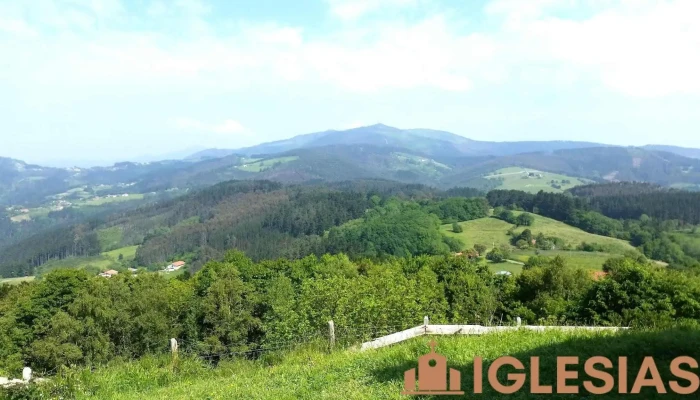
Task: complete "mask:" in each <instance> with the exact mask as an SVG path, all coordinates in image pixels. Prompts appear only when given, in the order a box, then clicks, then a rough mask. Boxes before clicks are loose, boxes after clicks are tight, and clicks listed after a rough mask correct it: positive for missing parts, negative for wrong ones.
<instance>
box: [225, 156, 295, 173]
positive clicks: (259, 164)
mask: <svg viewBox="0 0 700 400" xmlns="http://www.w3.org/2000/svg"><path fill="white" fill-rule="evenodd" d="M298 159H299V157H298V156H289V157H277V158H269V159H266V160H248V161H246V162H245V164H243V165H239V166H237V167H236V168H237V169H239V170H241V171H247V172H263V171H265V170H267V169H270V168H273V167H274V166H275V165H278V164H285V163H288V162H291V161H295V160H298Z"/></svg>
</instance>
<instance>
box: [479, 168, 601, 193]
mask: <svg viewBox="0 0 700 400" xmlns="http://www.w3.org/2000/svg"><path fill="white" fill-rule="evenodd" d="M523 171H524V172H525V173H523ZM527 172H534V173H537V174H542V178H533V177H529V178H527V179H524V178H523V176H526V175H527ZM485 178H487V179H499V178H501V179H503V183H502V184H501V186H499V187H498V189H513V190H522V191H525V192H529V193H537V192H539V191H540V190H544V191H545V192H556V193H561V192H563V191H564V190H566V189H570V188H572V187H575V186H579V185H585V184H586V183H590V181H588V180H586V179H582V178H575V177H573V176H568V175H561V174H554V173H551V172H544V171H538V170H535V169H531V168H521V167H509V168H502V169H499V170H497V171H494V172H493V173H491V174H489V175H487V176H485ZM565 179H566V180H569V181H571V183H569V184H566V185H564V184H562V183H561V181H562V180H565ZM552 180H555V181H558V182H557V184H559V185H561V189H556V188H554V187H552V186H551V181H552Z"/></svg>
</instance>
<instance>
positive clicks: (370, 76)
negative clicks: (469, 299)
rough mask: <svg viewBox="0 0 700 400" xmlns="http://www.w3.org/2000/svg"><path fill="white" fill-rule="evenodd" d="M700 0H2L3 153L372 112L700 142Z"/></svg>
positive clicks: (468, 125)
mask: <svg viewBox="0 0 700 400" xmlns="http://www.w3.org/2000/svg"><path fill="white" fill-rule="evenodd" d="M698 15H700V1H697V0H667V1H661V0H658V1H657V0H527V1H525V0H483V1H465V0H462V1H456V0H449V1H448V0H445V1H440V0H316V1H312V0H295V1H289V0H257V1H242V0H209V1H206V0H171V1H166V0H31V1H14V0H0V54H2V60H0V117H1V118H0V123H1V124H2V127H1V128H0V156H9V157H13V158H18V159H23V160H27V161H31V162H39V163H57V162H59V161H60V162H61V163H65V162H66V160H68V162H69V163H70V162H75V163H83V162H86V161H87V162H100V163H111V162H113V161H117V160H124V159H137V158H139V157H141V156H143V155H157V154H167V153H171V152H174V151H179V150H182V149H191V148H195V147H219V148H235V147H241V146H248V145H252V144H256V143H260V142H264V141H270V140H277V139H283V138H287V137H290V136H293V135H297V134H301V133H308V132H314V131H321V130H326V129H344V128H350V127H356V126H362V125H369V124H373V123H377V122H382V123H385V124H388V125H393V126H398V127H401V128H419V127H420V128H434V129H443V130H448V131H451V132H454V133H457V134H460V135H463V136H466V137H469V138H472V139H477V140H498V141H506V140H552V139H567V140H588V141H599V142H604V143H612V144H630V145H640V144H647V143H660V144H673V145H680V146H688V147H700V135H699V134H698V133H699V132H700V129H698V128H699V127H700V74H698V73H697V71H699V70H700V24H698V23H697V16H698Z"/></svg>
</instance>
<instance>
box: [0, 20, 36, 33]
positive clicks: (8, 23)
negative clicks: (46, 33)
mask: <svg viewBox="0 0 700 400" xmlns="http://www.w3.org/2000/svg"><path fill="white" fill-rule="evenodd" d="M0 32H6V33H9V34H11V35H14V36H21V37H35V36H37V32H36V31H35V30H34V29H32V28H31V27H30V26H29V24H27V23H26V22H25V21H23V20H18V19H0Z"/></svg>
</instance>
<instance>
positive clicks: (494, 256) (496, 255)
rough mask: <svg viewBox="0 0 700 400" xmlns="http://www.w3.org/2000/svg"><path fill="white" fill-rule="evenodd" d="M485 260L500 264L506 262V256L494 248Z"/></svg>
mask: <svg viewBox="0 0 700 400" xmlns="http://www.w3.org/2000/svg"><path fill="white" fill-rule="evenodd" d="M486 259H487V260H489V261H493V262H495V263H500V262H503V261H505V260H506V256H505V255H504V254H503V251H502V250H501V249H500V248H495V249H493V250H491V251H489V252H488V253H487V254H486Z"/></svg>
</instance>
